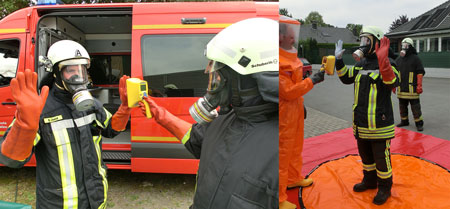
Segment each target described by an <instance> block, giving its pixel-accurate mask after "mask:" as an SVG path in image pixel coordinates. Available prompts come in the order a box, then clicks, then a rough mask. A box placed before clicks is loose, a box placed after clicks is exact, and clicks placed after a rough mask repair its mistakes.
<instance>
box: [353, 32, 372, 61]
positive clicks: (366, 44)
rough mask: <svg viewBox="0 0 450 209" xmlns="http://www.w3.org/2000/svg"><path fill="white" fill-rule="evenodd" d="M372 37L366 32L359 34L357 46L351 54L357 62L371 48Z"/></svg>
mask: <svg viewBox="0 0 450 209" xmlns="http://www.w3.org/2000/svg"><path fill="white" fill-rule="evenodd" d="M372 41H373V40H372V39H371V37H370V36H368V35H367V34H362V35H361V36H360V42H359V47H358V49H356V51H354V52H353V54H352V56H353V59H355V60H356V61H357V62H359V61H360V60H361V59H362V58H363V57H364V56H366V55H367V54H368V53H369V52H370V51H371V50H372Z"/></svg>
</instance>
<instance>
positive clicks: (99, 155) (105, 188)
mask: <svg viewBox="0 0 450 209" xmlns="http://www.w3.org/2000/svg"><path fill="white" fill-rule="evenodd" d="M101 139H102V136H93V140H94V145H95V151H96V152H97V158H98V173H99V174H100V176H101V177H102V179H103V180H102V183H103V192H104V194H103V195H104V197H105V199H104V200H103V203H102V204H101V205H100V206H99V207H98V208H99V209H103V208H106V200H107V199H108V179H106V170H105V169H104V168H103V167H102V151H101V149H100V146H101V144H100V141H101Z"/></svg>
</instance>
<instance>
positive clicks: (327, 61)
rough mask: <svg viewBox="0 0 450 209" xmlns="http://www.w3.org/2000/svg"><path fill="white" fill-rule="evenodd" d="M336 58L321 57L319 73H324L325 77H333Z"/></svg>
mask: <svg viewBox="0 0 450 209" xmlns="http://www.w3.org/2000/svg"><path fill="white" fill-rule="evenodd" d="M335 61H336V58H335V57H334V56H331V55H330V56H323V57H322V66H321V67H320V71H324V70H325V73H327V75H334V64H335Z"/></svg>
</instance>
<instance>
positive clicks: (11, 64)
mask: <svg viewBox="0 0 450 209" xmlns="http://www.w3.org/2000/svg"><path fill="white" fill-rule="evenodd" d="M19 46H20V42H19V40H0V86H5V85H9V83H10V82H11V79H13V78H14V77H15V76H16V71H17V65H18V63H19Z"/></svg>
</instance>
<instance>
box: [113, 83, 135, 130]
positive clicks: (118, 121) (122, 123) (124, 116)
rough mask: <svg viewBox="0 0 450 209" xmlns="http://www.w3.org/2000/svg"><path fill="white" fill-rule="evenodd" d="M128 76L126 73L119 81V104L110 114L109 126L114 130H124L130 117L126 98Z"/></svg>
mask: <svg viewBox="0 0 450 209" xmlns="http://www.w3.org/2000/svg"><path fill="white" fill-rule="evenodd" d="M128 78H130V77H128V76H126V75H124V76H122V78H120V81H119V94H120V101H122V104H120V106H119V109H118V110H117V112H116V113H114V115H113V116H112V119H111V126H112V129H114V130H115V131H123V130H125V128H126V126H127V123H128V119H129V118H130V114H131V108H129V107H128V98H127V83H126V82H127V79H128Z"/></svg>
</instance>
